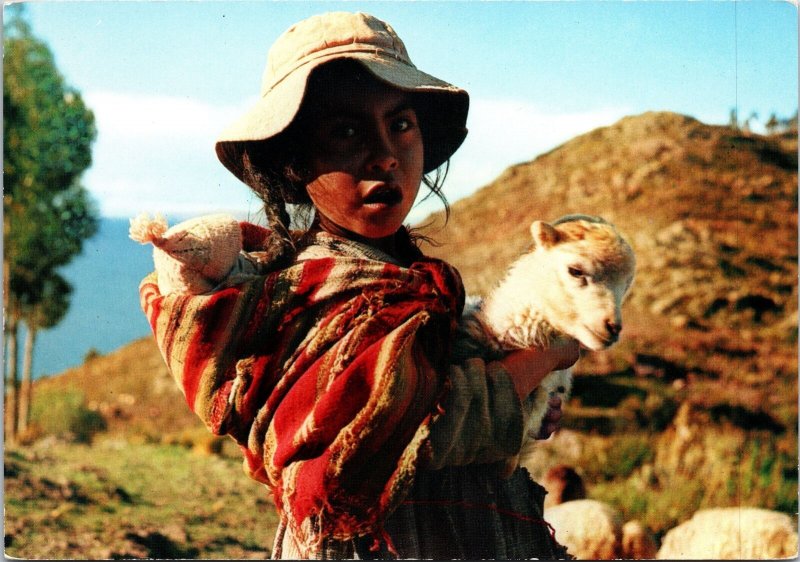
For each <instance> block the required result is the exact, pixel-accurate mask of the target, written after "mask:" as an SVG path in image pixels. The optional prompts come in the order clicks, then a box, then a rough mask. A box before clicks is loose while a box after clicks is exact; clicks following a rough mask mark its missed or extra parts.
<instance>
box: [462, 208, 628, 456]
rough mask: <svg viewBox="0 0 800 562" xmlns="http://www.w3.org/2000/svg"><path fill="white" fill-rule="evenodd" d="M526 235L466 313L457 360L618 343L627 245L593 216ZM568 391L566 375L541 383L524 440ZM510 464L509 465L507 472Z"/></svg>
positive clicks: (535, 227)
mask: <svg viewBox="0 0 800 562" xmlns="http://www.w3.org/2000/svg"><path fill="white" fill-rule="evenodd" d="M530 230H531V235H532V236H533V248H532V249H531V250H530V251H528V252H526V253H525V254H524V255H522V257H520V258H519V259H517V260H516V261H515V262H514V263H513V264H512V265H511V267H510V269H509V271H508V273H507V274H506V276H505V278H504V279H503V280H502V281H501V282H500V284H499V285H498V286H497V287H496V288H495V289H494V290H493V291H492V292H491V293H490V294H489V295H488V296H487V297H486V299H485V301H483V302H482V303H481V302H477V303H473V304H472V305H471V306H469V307H468V308H467V310H465V313H464V317H463V319H462V334H463V335H464V336H465V337H464V338H463V339H464V340H465V341H462V342H461V343H459V344H457V354H458V355H464V356H468V355H469V352H470V351H471V350H473V351H474V350H475V349H478V348H479V347H480V346H481V345H483V346H487V345H488V346H489V347H490V348H493V349H494V350H495V351H496V352H497V354H498V355H499V356H501V355H502V354H504V353H505V352H507V351H510V350H514V349H524V348H528V347H533V346H547V345H549V344H551V343H552V342H553V341H555V340H557V339H558V338H564V337H570V338H574V339H576V340H578V341H579V342H580V343H581V345H582V346H583V347H585V348H586V349H589V350H592V351H597V350H601V349H605V348H607V347H609V346H611V345H613V344H614V343H615V342H616V341H617V339H618V338H619V334H620V331H621V330H622V317H621V306H622V301H623V299H624V297H625V295H626V294H627V292H628V290H629V289H630V287H631V284H632V283H633V276H634V270H635V266H636V260H635V257H634V254H633V250H632V248H631V246H630V245H629V244H628V243H627V242H626V241H625V240H624V239H623V238H622V237H621V236H620V234H619V233H618V232H617V230H616V229H615V228H614V226H613V225H611V224H610V223H608V222H606V221H605V220H603V219H601V218H599V217H590V216H586V215H569V216H566V217H563V218H561V219H559V220H557V221H555V222H554V223H553V224H548V223H546V222H542V221H535V222H534V223H533V224H532V225H531V229H530ZM487 334H488V336H489V337H488V341H487V338H486V337H485V335H487ZM481 338H483V339H481ZM476 340H477V342H479V343H475V342H476ZM571 387H572V373H571V370H565V371H554V372H553V373H550V374H549V375H547V376H546V377H545V378H544V379H543V380H542V382H541V384H540V386H539V387H538V388H537V389H536V390H535V391H534V392H533V394H531V396H530V398H529V412H530V415H529V421H528V426H527V433H528V435H529V436H532V437H535V436H537V435H538V434H539V430H540V428H541V424H542V419H543V418H544V415H545V414H546V413H547V402H548V399H549V397H550V396H551V395H553V394H559V395H561V396H562V400H566V398H567V397H568V395H569V392H570V390H571ZM515 465H516V459H512V461H511V462H510V463H509V464H508V465H507V467H506V468H507V469H513V467H514V466H515Z"/></svg>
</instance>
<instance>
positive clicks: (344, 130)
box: [331, 123, 356, 140]
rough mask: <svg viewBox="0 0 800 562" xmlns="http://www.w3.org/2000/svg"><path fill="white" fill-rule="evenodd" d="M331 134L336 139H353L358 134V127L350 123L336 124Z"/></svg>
mask: <svg viewBox="0 0 800 562" xmlns="http://www.w3.org/2000/svg"><path fill="white" fill-rule="evenodd" d="M331 136H332V137H333V138H335V139H342V140H346V139H352V138H354V137H355V136H356V128H355V127H354V126H352V125H348V124H344V123H342V124H340V125H335V126H334V127H333V128H332V129H331Z"/></svg>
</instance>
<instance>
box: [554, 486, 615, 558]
mask: <svg viewBox="0 0 800 562" xmlns="http://www.w3.org/2000/svg"><path fill="white" fill-rule="evenodd" d="M544 518H545V520H546V521H547V522H548V523H550V525H552V526H553V529H555V532H556V540H557V541H558V542H559V543H561V544H563V545H564V546H565V547H567V552H569V553H570V554H571V555H572V556H574V557H575V558H577V559H578V560H613V559H615V558H620V557H621V556H622V515H621V514H620V512H619V511H617V510H616V509H614V508H613V507H611V506H609V505H608V504H605V503H603V502H599V501H597V500H588V499H584V500H573V501H568V502H564V503H562V504H558V505H554V506H551V507H547V508H545V510H544Z"/></svg>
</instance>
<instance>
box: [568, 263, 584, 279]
mask: <svg viewBox="0 0 800 562" xmlns="http://www.w3.org/2000/svg"><path fill="white" fill-rule="evenodd" d="M567 273H569V274H570V275H572V276H573V277H575V278H577V279H580V278H581V277H586V272H585V271H584V270H583V269H581V268H580V267H578V266H577V265H571V266H569V267H568V268H567Z"/></svg>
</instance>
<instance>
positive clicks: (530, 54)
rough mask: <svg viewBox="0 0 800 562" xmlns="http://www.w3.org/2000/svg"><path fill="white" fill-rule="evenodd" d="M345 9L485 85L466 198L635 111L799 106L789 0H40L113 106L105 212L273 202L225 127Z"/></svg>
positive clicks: (97, 158)
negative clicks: (239, 170)
mask: <svg viewBox="0 0 800 562" xmlns="http://www.w3.org/2000/svg"><path fill="white" fill-rule="evenodd" d="M340 9H344V10H348V11H365V12H369V13H372V14H374V15H376V16H378V17H380V18H382V19H385V20H386V21H388V22H389V23H390V24H391V25H392V26H393V27H394V28H395V30H396V31H397V32H398V34H399V35H400V37H401V38H402V39H403V40H404V42H405V43H406V46H407V47H408V50H409V52H410V55H411V58H412V60H413V61H414V62H415V64H416V65H417V66H418V67H419V68H421V69H422V70H424V71H426V72H429V73H431V74H434V75H436V76H439V77H441V78H443V79H445V80H448V81H451V82H453V83H455V84H458V85H459V86H462V87H464V88H466V89H467V90H468V91H469V92H470V95H471V110H470V117H469V121H468V126H469V128H470V134H469V136H468V138H467V141H466V142H465V143H464V145H463V147H462V148H461V150H460V151H459V152H458V153H457V154H456V156H455V157H454V158H453V160H452V163H451V172H450V175H449V177H448V181H447V183H446V184H445V193H446V194H447V195H448V198H449V199H450V200H451V201H455V200H457V199H459V198H460V197H463V196H465V195H468V194H470V193H472V192H473V191H474V190H476V189H478V188H480V187H482V186H483V185H486V184H487V183H489V182H490V181H491V180H492V179H494V178H495V177H496V176H497V175H499V174H500V173H501V172H502V171H503V170H504V169H505V168H506V167H508V166H509V165H512V164H515V163H518V162H521V161H527V160H531V159H533V158H534V157H535V156H536V155H538V154H540V153H542V152H545V151H547V150H550V149H552V148H554V147H555V146H557V145H559V144H561V143H562V142H564V141H566V140H569V139H570V138H572V137H574V136H575V135H577V134H580V133H583V132H586V131H589V130H591V129H594V128H596V127H598V126H604V125H610V124H612V123H614V122H615V121H616V120H618V119H619V118H621V117H623V116H625V115H629V114H636V113H641V112H644V111H650V110H659V111H661V110H666V111H675V112H679V113H685V114H688V115H691V116H693V117H696V118H698V119H700V120H702V121H705V122H707V123H720V124H721V123H725V122H727V121H728V116H729V112H730V110H731V108H733V107H734V106H736V105H737V104H738V108H739V113H740V116H743V117H744V116H747V115H749V114H750V113H751V112H753V111H755V112H756V113H758V115H759V118H760V122H761V123H763V122H765V121H766V119H767V118H768V117H769V115H770V114H771V113H773V112H775V113H777V115H778V116H779V117H788V116H790V115H792V114H793V113H794V112H795V110H796V109H797V100H798V94H797V92H798V82H797V76H798V59H797V40H798V36H797V29H798V15H797V8H796V7H795V6H794V5H793V4H790V3H787V2H782V1H772V0H752V1H750V2H723V1H719V2H706V1H697V2H688V1H684V0H675V1H672V2H644V1H630V2H618V1H615V0H609V1H604V2H588V1H577V2H524V1H523V2H519V1H518V2H483V1H450V2H427V1H419V2H360V1H350V2H308V1H307V2H291V1H286V2H269V1H267V2H253V1H250V2H212V1H206V0H202V1H192V2H189V1H182V2H176V1H162V2H153V1H138V2H118V1H109V2H100V1H94V0H92V1H82V2H45V1H41V2H32V3H30V4H29V10H28V13H29V19H30V21H31V24H32V26H33V30H34V33H36V34H37V35H38V36H39V37H40V38H42V39H44V40H45V41H46V42H47V43H48V44H49V45H50V47H51V49H52V50H53V52H54V54H55V57H56V63H57V65H58V66H59V68H60V70H61V71H62V73H63V74H64V76H65V78H66V80H67V82H68V83H69V84H71V85H73V86H75V87H76V88H78V89H79V90H80V91H81V92H82V94H83V95H84V98H85V99H86V101H87V103H88V105H89V106H90V107H91V108H92V109H93V110H94V112H95V116H96V119H97V125H98V131H99V134H98V140H97V143H96V144H95V151H94V164H93V166H92V168H90V169H89V170H88V171H87V173H86V175H85V176H84V184H85V185H86V187H87V188H88V189H89V190H90V191H91V192H92V194H93V195H94V197H95V199H96V200H97V201H98V203H99V206H100V209H101V212H102V213H103V214H104V215H106V216H132V215H135V214H137V213H139V212H142V211H147V212H151V213H152V212H165V213H166V214H167V215H168V217H179V216H188V215H196V214H201V213H205V212H217V211H220V210H227V211H232V212H234V213H236V214H238V215H241V216H248V215H249V216H251V217H252V216H255V215H256V214H257V212H258V209H259V204H258V201H257V199H256V198H255V197H254V196H252V195H250V193H249V191H248V190H247V188H246V187H245V186H243V185H242V184H241V183H239V182H238V181H237V180H236V179H235V178H234V177H233V176H231V175H230V174H229V173H228V172H227V171H226V170H225V169H224V168H223V167H222V166H221V165H220V164H219V163H218V162H217V160H216V157H215V155H214V152H213V144H214V139H215V138H216V136H217V134H218V133H219V132H220V131H221V130H222V129H223V128H224V127H225V126H226V125H227V124H228V123H229V122H231V121H232V120H233V119H234V118H235V117H237V116H238V115H239V114H240V113H242V112H243V111H244V110H245V109H246V108H247V107H249V106H250V105H251V104H252V103H254V101H255V99H256V97H257V95H258V90H259V84H260V79H261V73H262V71H263V68H264V63H265V61H266V53H267V50H268V48H269V45H270V44H271V43H272V42H273V41H274V40H275V39H276V38H277V37H278V35H279V34H280V33H281V32H283V31H284V30H285V29H286V28H287V27H289V26H290V25H291V24H292V23H294V22H296V21H298V20H300V19H303V18H305V17H307V16H310V15H313V14H316V13H320V12H325V11H334V10H340ZM754 130H757V131H758V130H759V126H758V124H757V123H756V124H755V126H754ZM436 208H438V203H436V202H435V201H430V202H429V203H428V204H426V205H422V206H420V207H419V208H417V209H415V211H412V215H411V219H412V221H413V220H415V219H419V218H422V217H424V216H425V215H426V214H427V213H428V212H429V211H431V210H434V209H436Z"/></svg>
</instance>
